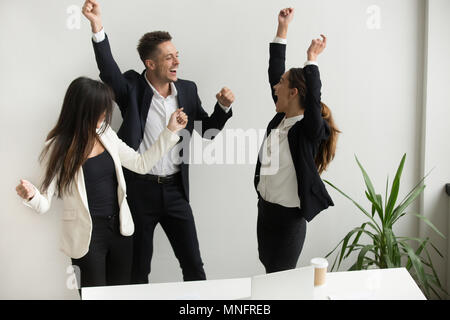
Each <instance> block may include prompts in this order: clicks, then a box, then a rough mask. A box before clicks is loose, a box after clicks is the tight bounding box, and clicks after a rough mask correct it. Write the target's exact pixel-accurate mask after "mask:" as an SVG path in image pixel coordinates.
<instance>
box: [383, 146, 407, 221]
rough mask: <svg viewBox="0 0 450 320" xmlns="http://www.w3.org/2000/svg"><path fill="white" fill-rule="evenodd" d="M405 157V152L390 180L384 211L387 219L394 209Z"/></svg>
mask: <svg viewBox="0 0 450 320" xmlns="http://www.w3.org/2000/svg"><path fill="white" fill-rule="evenodd" d="M405 159H406V153H405V154H404V155H403V157H402V160H401V161H400V164H399V166H398V169H397V173H396V174H395V178H394V181H393V182H392V187H391V194H390V196H389V201H388V203H387V206H386V211H385V215H386V219H387V220H389V218H390V216H391V215H392V210H393V209H394V206H395V202H396V201H397V197H398V191H399V189H400V178H401V176H402V172H403V166H404V165H405Z"/></svg>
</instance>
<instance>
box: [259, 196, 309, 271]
mask: <svg viewBox="0 0 450 320" xmlns="http://www.w3.org/2000/svg"><path fill="white" fill-rule="evenodd" d="M257 236H258V252H259V260H260V261H261V262H262V264H263V265H264V267H265V269H266V273H270V272H277V271H283V270H289V269H295V267H296V265H297V261H298V258H299V256H300V253H301V251H302V248H303V243H304V242H305V236H306V220H305V219H304V218H303V217H302V216H301V215H300V209H299V208H287V207H284V206H281V205H279V204H275V203H271V202H267V201H265V200H264V199H262V198H259V200H258V223H257Z"/></svg>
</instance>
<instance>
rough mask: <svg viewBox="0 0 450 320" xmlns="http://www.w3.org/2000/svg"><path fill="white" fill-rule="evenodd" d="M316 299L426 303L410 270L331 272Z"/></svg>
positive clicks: (318, 290) (318, 289) (315, 293)
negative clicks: (420, 301) (415, 301)
mask: <svg viewBox="0 0 450 320" xmlns="http://www.w3.org/2000/svg"><path fill="white" fill-rule="evenodd" d="M314 296H315V299H317V300H321V299H331V300H426V297H425V296H424V294H423V293H422V291H421V290H420V289H419V287H418V286H417V284H416V282H415V281H414V279H413V278H412V277H411V275H410V274H409V272H408V271H407V270H406V268H395V269H374V270H363V271H347V272H331V273H328V274H327V280H326V284H325V285H324V286H323V287H316V288H315V289H314Z"/></svg>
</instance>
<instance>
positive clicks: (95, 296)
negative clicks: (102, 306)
mask: <svg viewBox="0 0 450 320" xmlns="http://www.w3.org/2000/svg"><path fill="white" fill-rule="evenodd" d="M251 282H252V278H240V279H224V280H205V281H186V282H169V283H150V284H135V285H127V286H109V287H90V288H82V293H81V294H82V298H83V300H235V299H243V298H247V297H249V296H250V295H251Z"/></svg>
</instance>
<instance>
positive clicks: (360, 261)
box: [356, 244, 375, 270]
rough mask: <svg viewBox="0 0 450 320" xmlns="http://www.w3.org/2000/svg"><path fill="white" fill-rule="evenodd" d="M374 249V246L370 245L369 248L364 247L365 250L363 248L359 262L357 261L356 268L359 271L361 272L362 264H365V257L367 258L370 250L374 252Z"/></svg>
mask: <svg viewBox="0 0 450 320" xmlns="http://www.w3.org/2000/svg"><path fill="white" fill-rule="evenodd" d="M374 247H375V246H374V245H372V244H369V245H367V246H364V248H362V249H361V250H360V252H359V255H358V260H357V261H356V268H357V270H361V268H362V264H363V261H364V258H365V256H366V254H367V253H368V252H369V251H370V250H372V249H373V248H374Z"/></svg>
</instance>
